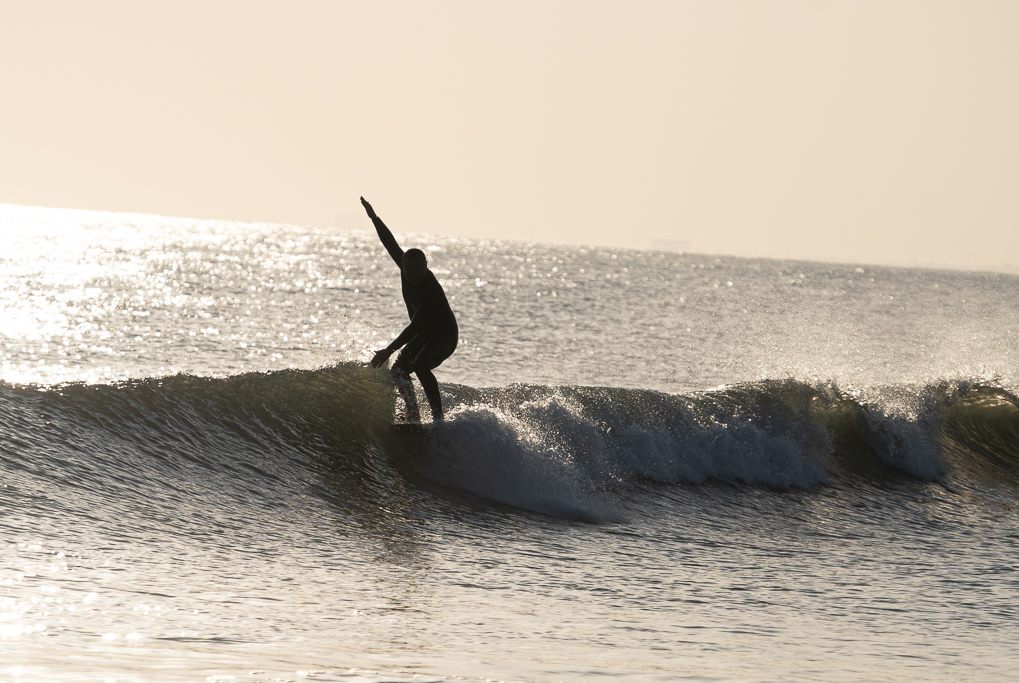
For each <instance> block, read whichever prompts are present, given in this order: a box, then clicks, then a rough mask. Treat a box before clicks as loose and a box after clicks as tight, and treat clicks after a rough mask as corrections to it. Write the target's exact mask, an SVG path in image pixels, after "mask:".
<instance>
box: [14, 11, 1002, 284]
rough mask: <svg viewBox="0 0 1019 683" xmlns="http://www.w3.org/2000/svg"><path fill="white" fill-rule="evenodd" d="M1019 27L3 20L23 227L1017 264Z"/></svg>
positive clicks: (600, 18) (951, 16) (878, 17)
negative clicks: (144, 222)
mask: <svg viewBox="0 0 1019 683" xmlns="http://www.w3.org/2000/svg"><path fill="white" fill-rule="evenodd" d="M1017 31H1019V2H1014V1H1007V2H973V1H965V2H963V1H960V2H937V1H933V0H922V1H919V2H894V1H890V0H880V1H877V2H868V1H865V0H852V1H848V2H824V1H823V0H804V1H796V2H792V1H773V2H682V1H679V0H674V1H672V2H661V3H659V2H612V3H607V2H594V1H592V0H584V1H582V2H554V1H553V2H550V1H548V0H542V1H541V2H533V3H530V2H520V1H513V2H478V1H471V2H406V3H381V2H375V3H368V2H357V3H341V2H278V3H269V2H253V1H251V0H246V1H244V2H208V1H207V0H203V1H201V2H182V1H180V0H174V1H173V2H164V3H152V2H138V1H130V2H96V1H93V2H87V3H83V2H64V3H51V2H37V1H32V2H28V1H26V2H10V1H7V0H0V60H2V61H0V64H2V67H0V202H2V203H14V204H30V205H40V206H59V207H72V208H89V209H107V210H113V211H140V212H148V213H158V214H166V215H176V216H194V217H200V218H225V219H241V220H260V221H273V222H286V223H300V224H310V225H340V226H342V227H368V225H369V224H368V223H367V222H365V221H364V219H363V218H362V217H361V213H360V211H361V210H360V206H359V204H358V201H357V198H358V195H360V194H364V195H365V196H366V197H368V198H369V199H370V200H371V201H372V202H373V203H374V204H375V206H376V208H377V210H378V211H379V213H380V215H382V217H383V218H384V219H386V220H387V222H388V223H389V224H390V225H391V227H393V228H394V230H396V231H397V232H400V231H408V232H435V233H445V234H451V235H463V236H474V237H501V238H514V239H526V240H542V241H555V242H571V243H593V244H602V245H613V246H616V245H618V246H627V247H635V248H648V247H650V246H651V244H652V241H653V240H655V239H659V240H661V239H671V240H677V241H688V242H689V243H690V247H691V249H692V250H693V251H698V252H711V253H728V254H739V255H757V256H775V257H794V258H810V259H822V260H841V261H863V262H871V263H874V262H877V263H909V262H918V263H926V264H946V265H954V266H960V267H1001V265H1002V264H1003V263H1004V262H1011V263H1013V264H1016V265H1019V124H1017V122H1019V39H1017Z"/></svg>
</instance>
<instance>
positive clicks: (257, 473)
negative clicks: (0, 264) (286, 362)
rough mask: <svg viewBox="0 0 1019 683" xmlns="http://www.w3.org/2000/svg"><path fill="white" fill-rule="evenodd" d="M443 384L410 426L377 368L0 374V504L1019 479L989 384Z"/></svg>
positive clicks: (594, 507) (126, 509) (128, 505)
mask: <svg viewBox="0 0 1019 683" xmlns="http://www.w3.org/2000/svg"><path fill="white" fill-rule="evenodd" d="M443 391H444V393H445V395H446V397H447V401H448V403H449V405H450V409H449V419H448V420H447V422H445V423H444V424H439V425H435V426H433V427H432V428H431V429H430V430H429V431H428V433H427V435H420V434H418V435H411V434H407V433H403V432H399V431H395V430H394V429H393V428H392V415H393V412H394V408H395V398H394V392H393V389H392V386H391V384H390V382H389V379H388V376H387V374H386V373H385V372H384V371H378V370H372V369H370V368H367V367H364V366H361V365H358V364H353V363H351V364H343V365H339V366H337V367H331V368H324V369H319V370H307V371H298V370H285V371H278V372H273V373H248V374H242V375H235V376H231V377H226V378H199V377H194V376H188V375H176V376H170V377H164V378H150V379H145V380H132V381H127V382H123V383H119V384H113V385H85V384H67V385H63V386H58V387H55V388H39V387H26V386H13V385H0V458H2V466H3V471H4V484H6V485H7V486H8V487H9V488H8V492H9V493H14V492H19V493H21V494H22V495H19V496H10V495H8V496H6V497H7V499H8V501H9V503H10V504H11V506H13V507H10V506H9V507H8V510H10V511H12V512H13V511H15V510H16V509H17V508H18V506H21V507H22V508H24V509H23V510H22V511H23V512H25V513H29V512H30V513H32V514H33V515H39V514H43V515H46V514H55V513H60V512H61V511H63V512H66V511H68V510H73V511H75V512H77V513H78V514H81V515H89V516H96V515H99V516H104V517H105V518H108V519H114V518H119V517H120V516H123V515H128V516H137V515H138V511H139V510H142V511H144V512H145V514H144V515H143V516H144V518H145V519H146V520H148V521H147V522H145V523H146V524H160V523H165V524H182V523H183V524H188V523H189V522H188V517H187V515H184V516H183V521H182V516H181V506H182V501H184V502H185V504H184V507H185V508H187V507H188V505H191V506H192V507H194V508H195V515H194V518H193V526H194V528H193V529H192V532H193V533H198V534H201V533H207V532H208V531H207V529H205V527H204V526H203V523H202V520H201V514H200V508H201V505H210V504H216V503H217V501H220V502H223V503H228V504H229V506H232V509H236V510H245V511H243V512H238V513H237V514H242V515H250V514H256V513H257V514H263V515H267V516H270V517H278V516H279V515H281V514H282V515H291V514H293V515H298V514H300V510H301V507H302V501H306V500H308V499H326V500H327V501H328V502H329V503H330V504H332V505H333V506H338V507H339V508H341V509H343V510H346V511H348V512H351V513H354V514H366V513H367V511H370V510H373V509H377V508H378V507H379V504H380V501H382V500H384V499H385V498H386V497H387V496H388V495H390V493H391V492H392V490H393V489H394V488H399V487H405V486H406V484H407V482H409V483H410V486H411V488H413V489H414V490H416V491H417V492H418V495H421V496H426V497H428V496H430V497H438V498H439V499H442V498H444V497H448V496H454V497H458V498H463V497H464V496H466V497H467V498H469V499H472V500H478V501H481V502H482V504H495V505H505V506H510V507H512V508H519V509H524V510H530V511H534V512H538V513H542V514H546V515H552V516H555V517H563V518H568V519H579V520H586V521H592V522H611V521H615V520H620V519H623V518H624V517H625V514H626V513H625V512H624V510H626V509H627V507H628V505H630V502H629V501H630V499H631V496H630V494H631V492H633V491H636V490H647V488H648V487H649V486H650V487H652V488H653V487H655V486H661V485H666V486H676V485H680V486H690V485H702V484H706V483H711V482H722V483H725V484H731V485H737V486H743V485H749V486H754V487H760V488H762V489H765V490H767V489H774V490H786V489H797V488H801V489H802V488H809V487H816V486H825V487H853V486H858V485H868V484H869V483H875V482H876V483H878V484H881V485H885V484H887V483H888V482H889V481H892V482H894V481H898V480H902V479H907V480H908V479H913V480H923V481H935V482H940V483H942V484H943V485H945V486H946V487H947V486H951V487H968V488H973V489H979V490H981V491H986V490H987V489H988V486H990V487H991V488H992V489H994V490H996V491H998V492H999V495H1004V496H1008V497H1012V496H1013V495H1014V491H1015V487H1016V486H1017V485H1019V400H1017V398H1016V397H1015V396H1014V395H1012V394H1010V393H1008V392H1007V391H1005V390H1004V389H1001V388H999V387H995V386H991V385H988V384H976V383H974V384H966V383H960V382H954V383H942V384H937V385H926V386H919V387H893V388H889V389H887V390H884V391H882V392H876V393H875V392H871V395H870V396H867V397H863V396H855V395H851V394H850V393H848V392H843V391H840V390H839V389H838V388H837V387H835V386H833V385H826V384H813V385H812V384H806V383H803V382H796V381H792V380H788V381H766V382H758V383H753V384H746V385H739V386H734V387H728V388H723V389H719V390H715V391H710V392H698V393H692V394H685V395H673V394H665V393H661V392H656V391H650V390H634V389H616V388H598V387H577V386H541V385H514V386H510V387H504V388H492V389H478V388H471V387H467V386H462V385H446V386H444V387H443ZM195 501H202V503H201V505H198V506H197V507H195V505H196V504H195ZM253 501H257V510H256V511H252V510H251V509H250V508H251V507H252V506H255V505H256V503H254V502H253ZM238 506H240V507H238ZM244 506H247V507H244ZM160 520H162V521H160Z"/></svg>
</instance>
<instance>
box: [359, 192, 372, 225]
mask: <svg viewBox="0 0 1019 683" xmlns="http://www.w3.org/2000/svg"><path fill="white" fill-rule="evenodd" d="M361 206H363V207H364V210H365V211H367V212H368V218H371V219H372V220H374V219H375V209H373V208H372V205H371V204H369V203H368V200H367V199H365V198H364V197H361Z"/></svg>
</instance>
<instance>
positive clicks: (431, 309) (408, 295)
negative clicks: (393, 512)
mask: <svg viewBox="0 0 1019 683" xmlns="http://www.w3.org/2000/svg"><path fill="white" fill-rule="evenodd" d="M372 222H373V223H375V231H376V232H377V233H378V234H379V239H380V240H382V244H383V245H384V246H385V247H386V251H388V252H389V255H390V256H392V257H393V260H394V261H396V265H398V266H400V281H401V285H402V288H403V301H404V303H406V304H407V315H408V316H410V324H409V325H407V327H406V328H405V329H404V330H403V332H401V333H400V335H399V336H398V337H397V338H396V339H394V340H393V343H392V344H390V345H389V346H388V348H389V350H390V351H396V350H397V349H398V348H400V347H401V346H404V345H406V346H405V348H404V349H403V351H401V352H400V355H399V356H398V357H397V358H396V362H395V363H393V369H392V371H393V375H394V376H395V378H396V380H397V386H398V387H399V389H400V393H401V394H402V395H403V398H404V403H405V404H406V406H407V419H408V420H411V421H417V420H418V419H419V415H418V407H417V400H416V399H415V397H414V389H413V387H411V386H410V373H411V372H413V373H414V374H416V375H417V376H418V380H420V382H421V387H422V388H423V389H424V390H425V395H426V396H427V397H428V403H429V405H430V406H431V409H432V417H433V419H436V420H441V419H442V417H443V415H442V398H441V396H440V395H439V382H438V380H436V379H435V375H433V374H432V369H433V368H437V367H438V366H439V365H440V364H441V363H442V361H444V360H446V359H447V358H449V357H450V356H451V355H453V351H455V350H456V345H457V341H458V340H459V336H460V330H459V327H458V326H457V324H456V316H455V315H453V309H452V308H450V307H449V301H448V300H447V299H446V293H445V292H444V291H442V285H440V284H439V281H438V280H436V279H435V275H433V274H432V271H430V270H428V271H426V273H425V277H424V279H423V280H421V282H419V283H417V284H413V283H411V282H410V281H409V280H408V279H407V276H406V275H405V274H404V272H403V249H401V248H400V245H399V244H397V242H396V238H395V237H393V233H392V232H390V230H389V228H387V227H386V224H385V223H383V222H382V219H381V218H379V217H378V216H374V217H373V218H372Z"/></svg>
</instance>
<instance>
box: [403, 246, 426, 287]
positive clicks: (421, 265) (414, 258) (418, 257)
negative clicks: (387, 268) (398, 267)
mask: <svg viewBox="0 0 1019 683" xmlns="http://www.w3.org/2000/svg"><path fill="white" fill-rule="evenodd" d="M427 272H428V259H427V258H425V252H423V251H421V250H420V249H408V250H407V251H405V252H403V274H404V275H405V276H406V277H407V279H408V280H409V281H410V283H411V284H412V285H416V284H417V283H419V282H421V281H422V280H424V279H425V274H426V273H427Z"/></svg>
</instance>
